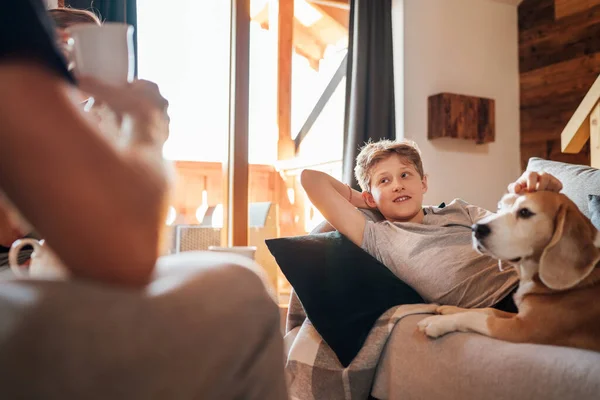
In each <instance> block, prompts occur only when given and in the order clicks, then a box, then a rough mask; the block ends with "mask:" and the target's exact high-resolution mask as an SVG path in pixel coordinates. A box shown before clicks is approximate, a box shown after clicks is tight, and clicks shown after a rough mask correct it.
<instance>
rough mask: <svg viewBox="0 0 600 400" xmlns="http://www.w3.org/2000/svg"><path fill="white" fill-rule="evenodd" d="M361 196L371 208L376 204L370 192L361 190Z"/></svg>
mask: <svg viewBox="0 0 600 400" xmlns="http://www.w3.org/2000/svg"><path fill="white" fill-rule="evenodd" d="M361 194H362V198H363V200H364V201H365V203H367V205H368V206H369V207H371V208H376V207H377V204H375V199H374V198H373V195H372V194H371V193H370V192H362V193H361Z"/></svg>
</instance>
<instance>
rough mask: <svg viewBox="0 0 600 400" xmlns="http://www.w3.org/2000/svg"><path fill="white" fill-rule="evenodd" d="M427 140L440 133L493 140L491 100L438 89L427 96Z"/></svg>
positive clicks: (454, 136) (492, 105) (493, 117)
mask: <svg viewBox="0 0 600 400" xmlns="http://www.w3.org/2000/svg"><path fill="white" fill-rule="evenodd" d="M428 103H429V104H428V116H427V119H428V133H427V138H428V139H429V140H432V139H438V138H442V137H450V138H456V139H467V140H474V141H475V143H477V144H484V143H490V142H493V141H494V139H495V137H496V120H495V102H494V100H492V99H485V98H482V97H474V96H465V95H460V94H453V93H439V94H436V95H434V96H430V97H429V99H428Z"/></svg>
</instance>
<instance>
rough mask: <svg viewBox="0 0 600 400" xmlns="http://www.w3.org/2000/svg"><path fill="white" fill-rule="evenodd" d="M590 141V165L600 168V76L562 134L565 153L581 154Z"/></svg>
mask: <svg viewBox="0 0 600 400" xmlns="http://www.w3.org/2000/svg"><path fill="white" fill-rule="evenodd" d="M588 139H589V140H590V156H591V161H590V165H591V166H592V167H595V168H600V76H598V78H597V79H596V81H595V82H594V84H593V85H592V87H591V89H590V90H589V91H588V92H587V94H586V95H585V97H584V98H583V100H582V101H581V103H580V104H579V107H577V110H575V113H574V114H573V116H572V117H571V119H570V120H569V122H568V123H567V126H566V127H565V129H564V130H563V131H562V133H561V144H562V146H561V147H562V152H563V153H579V152H580V151H581V150H582V148H583V146H584V145H585V144H586V142H587V141H588Z"/></svg>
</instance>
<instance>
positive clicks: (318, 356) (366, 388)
mask: <svg viewBox="0 0 600 400" xmlns="http://www.w3.org/2000/svg"><path fill="white" fill-rule="evenodd" d="M436 307H437V305H435V304H409V305H402V306H397V307H394V308H391V309H389V310H388V311H387V312H385V313H384V314H383V315H382V316H381V317H379V319H378V320H377V322H376V323H375V325H374V326H373V329H372V330H371V332H370V333H369V336H368V337H367V339H366V341H365V344H364V346H363V348H362V349H361V350H360V352H359V353H358V355H357V356H356V357H355V358H354V360H352V362H351V363H350V365H349V366H348V367H346V368H344V367H343V366H342V364H341V363H340V362H339V361H338V359H337V357H336V355H335V353H334V352H333V351H332V350H331V348H329V346H328V345H327V343H325V342H324V341H323V339H322V338H321V336H320V335H319V333H318V332H317V331H316V329H315V328H314V326H313V325H312V324H311V322H310V321H309V320H308V318H306V314H305V313H304V309H303V308H302V304H301V303H300V300H299V299H298V296H296V294H295V293H294V292H292V296H291V298H290V306H289V310H288V317H287V322H286V339H288V340H289V338H290V337H291V336H292V335H294V334H295V335H296V336H295V339H293V342H292V344H291V347H290V349H289V353H288V358H287V362H286V366H285V368H286V375H287V378H288V385H289V390H290V397H291V399H292V400H322V399H327V400H338V399H339V400H364V399H367V398H368V397H369V394H370V392H371V386H372V385H373V379H374V377H375V370H376V368H377V363H378V362H379V358H380V356H381V352H382V351H383V347H384V346H385V344H386V342H387V339H388V337H389V335H390V333H391V332H392V330H393V329H394V326H395V325H396V323H397V322H398V321H400V320H401V319H402V318H403V317H405V316H407V315H412V314H428V313H433V312H434V311H435V308H436Z"/></svg>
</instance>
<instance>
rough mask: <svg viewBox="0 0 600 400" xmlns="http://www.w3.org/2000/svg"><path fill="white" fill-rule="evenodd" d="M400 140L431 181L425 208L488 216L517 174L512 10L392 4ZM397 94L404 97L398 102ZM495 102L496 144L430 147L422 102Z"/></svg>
mask: <svg viewBox="0 0 600 400" xmlns="http://www.w3.org/2000/svg"><path fill="white" fill-rule="evenodd" d="M392 13H393V21H394V62H395V64H396V68H395V74H396V81H397V82H398V84H397V85H396V86H397V88H396V91H397V96H396V97H397V99H398V101H397V104H398V107H399V108H400V109H399V110H398V111H397V116H398V120H399V121H402V120H403V122H404V123H403V124H402V123H399V124H398V137H405V138H407V139H412V140H414V141H416V142H417V143H418V145H419V146H420V148H421V151H422V153H423V162H424V167H425V171H426V173H428V174H429V192H428V194H427V195H426V197H425V202H426V203H428V204H438V203H440V202H442V201H445V202H446V203H448V202H449V201H451V200H452V199H454V198H456V197H460V198H462V199H464V200H466V201H468V202H470V203H472V204H476V205H479V206H481V207H485V208H488V209H491V210H495V209H496V204H497V202H498V200H499V199H500V197H501V195H502V194H503V193H504V192H505V189H506V186H507V184H508V183H510V182H512V181H513V180H514V179H516V178H517V177H518V175H519V173H520V161H519V71H518V36H517V35H518V26H517V8H516V6H515V5H514V4H512V5H511V4H507V3H503V2H497V1H492V0H394V5H393V9H392ZM402 91H404V93H403V95H402ZM440 92H451V93H457V94H465V95H471V96H479V97H487V98H492V99H494V100H495V102H496V139H495V141H494V142H493V143H490V144H486V145H475V144H474V142H470V141H466V140H460V139H436V140H434V141H429V140H427V97H428V96H430V95H433V94H437V93H440Z"/></svg>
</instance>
